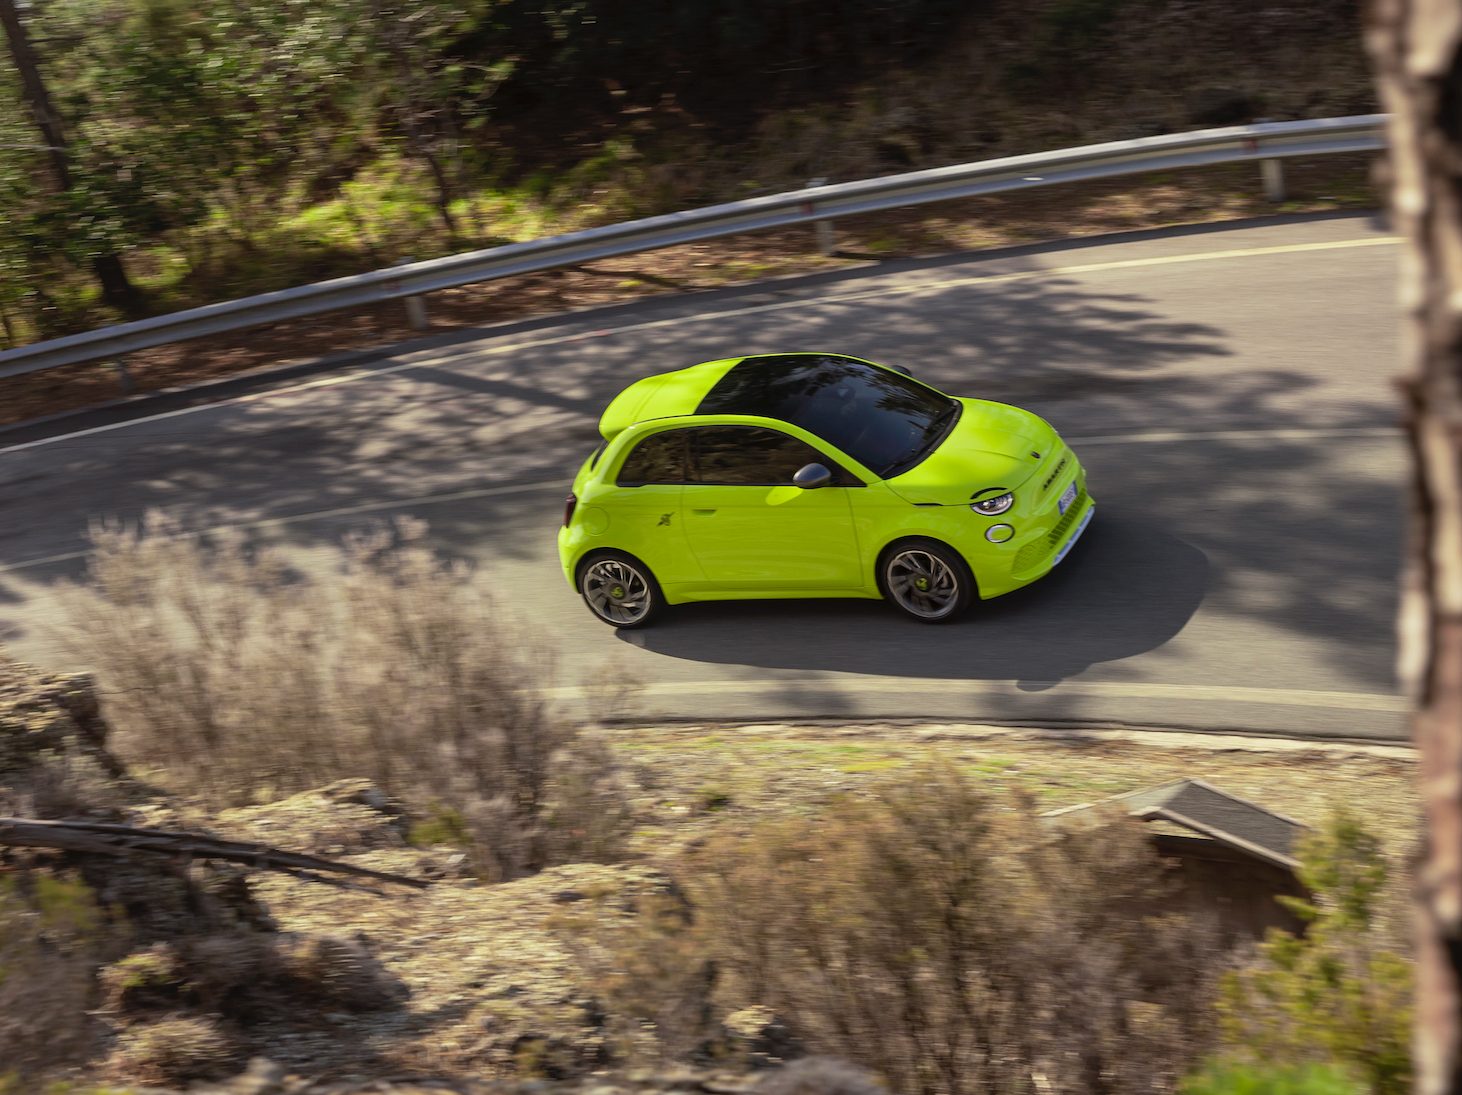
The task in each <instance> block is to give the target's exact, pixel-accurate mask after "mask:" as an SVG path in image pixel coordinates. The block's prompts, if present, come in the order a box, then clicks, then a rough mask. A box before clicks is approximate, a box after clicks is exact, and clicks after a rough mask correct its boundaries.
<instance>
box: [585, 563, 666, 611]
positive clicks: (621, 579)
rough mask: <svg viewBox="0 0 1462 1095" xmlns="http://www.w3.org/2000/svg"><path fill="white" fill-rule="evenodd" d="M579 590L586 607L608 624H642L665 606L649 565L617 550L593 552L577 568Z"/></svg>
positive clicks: (658, 585) (658, 584)
mask: <svg viewBox="0 0 1462 1095" xmlns="http://www.w3.org/2000/svg"><path fill="white" fill-rule="evenodd" d="M579 592H580V593H581V594H582V595H583V597H584V603H585V604H586V605H588V606H589V611H590V612H592V613H594V615H595V616H598V617H599V619H601V620H603V621H604V622H605V623H607V624H609V625H610V626H611V627H620V628H626V629H628V628H635V627H644V626H645V625H646V624H648V623H650V622H651V621H652V620H653V619H654V618H655V617H656V616H657V615H659V613H660V610H661V609H662V608H664V606H665V598H664V596H663V595H662V594H661V592H660V583H658V582H657V581H655V576H654V575H653V574H651V573H650V568H649V567H647V566H645V564H644V563H642V562H640V561H639V560H638V559H636V558H634V556H632V555H626V554H624V553H623V552H618V551H615V552H603V553H601V554H599V555H595V556H593V557H592V558H590V559H589V560H588V561H587V562H585V563H584V565H583V566H582V567H580V568H579Z"/></svg>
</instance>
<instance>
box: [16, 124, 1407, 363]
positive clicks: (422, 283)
mask: <svg viewBox="0 0 1462 1095" xmlns="http://www.w3.org/2000/svg"><path fill="white" fill-rule="evenodd" d="M1385 123H1386V115H1384V114H1367V115H1361V116H1358V117H1351V118H1322V119H1317V120H1314V121H1300V122H1266V123H1260V124H1256V125H1248V126H1231V127H1227V128H1223V129H1205V130H1198V131H1196V132H1192V133H1174V134H1166V135H1163V136H1158V137H1142V138H1138V139H1136V140H1130V141H1113V142H1110V143H1107V144H1097V145H1086V146H1084V147H1081V148H1067V149H1059V150H1056V151H1052V152H1037V153H1034V154H1031V155H1025V156H1008V157H1005V158H1003V159H998V160H985V161H982V162H980V163H973V164H960V165H957V166H954V167H939V168H933V169H931V170H927V171H913V172H909V173H907V174H903V175H888V176H885V177H883V178H877V179H863V180H860V181H858V182H848V183H837V184H834V185H831V186H828V185H815V186H809V187H808V188H807V189H804V190H798V191H793V192H791V193H786V194H773V195H769V196H767V197H761V198H750V199H747V200H745V201H737V202H729V203H727V204H725V205H713V206H709V207H706V208H704V209H694V210H690V211H688V212H684V213H671V214H667V215H665V216H658V217H647V218H645V219H643V220H637V221H627V222H625V223H623V224H612V225H608V226H606V227H603V228H592V229H588V230H586V231H582V232H572V233H569V234H568V235H563V236H553V237H549V238H547V239H541V240H532V241H530V242H527V243H513V244H508V245H506V246H504V247H494V248H490V249H488V250H484V251H470V252H465V253H463V254H459V255H449V256H447V257H446V258H439V259H429V260H426V261H424V262H413V263H408V264H404V265H398V266H393V267H390V268H388V269H385V270H377V271H374V272H372V273H369V274H356V275H354V276H352V277H345V278H336V279H334V280H332V281H322V282H318V283H316V284H314V285H305V286H301V287H299V288H295V289H283V290H280V291H278V292H273V293H263V294H261V295H259V296H253V297H245V298H243V299H241V300H230V301H224V302H222V303H219V304H209V305H205V306H204V307H202V308H190V309H188V310H186V311H182V312H174V313H171V314H169V315H163V316H156V317H153V318H151V319H144V320H139V321H137V322H134V323H123V324H118V325H116V326H112V327H102V328H98V329H97V330H94V331H86V332H84V333H82V334H77V335H69V336H67V337H65V338H58V339H52V340H50V341H48V342H39V343H35V344H33V345H30V346H22V347H19V348H17V349H14V350H7V351H5V352H3V353H0V380H3V379H5V378H8V377H13V376H21V375H23V374H26V373H33V372H38V371H40V370H43V369H50V368H55V367H57V366H60V365H72V364H77V363H80V362H85V361H98V360H112V361H113V362H115V363H117V364H118V366H119V371H121V372H122V377H123V381H124V384H125V382H126V373H125V368H124V367H123V366H122V365H121V362H122V359H123V356H124V355H125V354H128V353H130V352H132V351H134V350H143V349H147V348H149V347H153V346H163V345H167V344H169V343H173V342H181V341H183V340H185V339H190V338H198V337H200V336H203V335H212V334H218V333H220V332H224V331H235V330H240V329H242V328H246V327H256V326H260V325H263V324H268V323H278V322H280V321H282V320H287V319H295V318H297V317H300V316H309V315H317V314H319V313H322V312H332V311H337V310H339V309H343V308H355V307H359V306H361V305H365V304H377V303H381V302H383V301H389V300H395V299H399V298H402V297H406V298H410V297H415V296H419V295H420V294H422V293H428V292H431V291H432V290H435V289H449V288H455V287H456V286H459V285H469V284H471V283H473V282H479V281H488V280H491V279H493V278H502V277H508V276H510V275H513V274H524V273H531V272H535V271H539V270H549V269H553V268H555V267H562V266H574V265H577V264H579V263H584V262H591V261H593V260H595V259H603V258H611V257H613V256H616V255H626V254H633V253H636V252H640V251H651V250H655V249H656V248H660V247H671V246H674V245H675V244H680V243H691V242H698V241H701V240H709V239H715V238H716V237H718V236H729V235H734V234H736V233H740V232H754V231H758V230H761V229H766V228H778V227H783V226H786V225H791V224H817V225H825V224H826V223H827V222H830V221H832V220H834V219H835V218H838V217H847V216H851V215H853V214H856V213H872V212H877V211H880V210H884V209H895V208H898V207H901V206H908V205H919V204H922V203H925V202H936V201H948V200H950V199H953V198H968V197H972V196H975V195H978V194H995V193H1001V192H1004V191H1010V190H1022V189H1025V188H1027V187H1034V186H1052V185H1055V184H1057V183H1068V182H1082V181H1087V180H1091V179H1102V178H1108V177H1111V176H1115V175H1131V174H1138V173H1141V172H1150V171H1167V170H1172V169H1175V168H1185V167H1203V166H1208V165H1212V164H1222V163H1234V162H1242V161H1257V162H1259V163H1260V164H1261V165H1262V168H1263V180H1264V186H1265V190H1266V193H1267V194H1268V195H1269V197H1270V198H1271V199H1274V200H1278V199H1280V198H1281V197H1282V195H1283V176H1282V174H1281V173H1280V168H1279V161H1280V160H1281V159H1283V158H1285V157H1291V156H1317V155H1327V154H1332V153H1340V152H1366V151H1374V150H1377V149H1381V148H1384V147H1385ZM819 238H820V239H821V240H822V241H823V245H824V246H825V247H826V246H828V241H830V238H831V234H830V232H829V231H827V230H826V229H825V228H820V229H819Z"/></svg>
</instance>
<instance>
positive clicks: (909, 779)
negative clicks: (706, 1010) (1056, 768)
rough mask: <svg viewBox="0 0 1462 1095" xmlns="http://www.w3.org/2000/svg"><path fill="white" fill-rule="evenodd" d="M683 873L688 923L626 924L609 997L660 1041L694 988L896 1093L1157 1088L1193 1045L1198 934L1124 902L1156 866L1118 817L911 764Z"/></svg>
mask: <svg viewBox="0 0 1462 1095" xmlns="http://www.w3.org/2000/svg"><path fill="white" fill-rule="evenodd" d="M689 866H690V867H691V868H692V872H693V873H691V874H689V875H688V877H690V878H692V879H693V882H691V883H690V885H691V892H692V897H693V902H694V909H695V910H696V911H695V916H694V918H693V919H692V920H686V919H685V918H683V917H674V916H664V915H661V916H659V919H658V925H657V924H654V923H647V924H646V925H645V926H644V928H643V929H642V930H643V931H644V932H645V938H643V939H640V940H633V941H632V942H633V946H632V947H631V948H630V949H629V951H628V953H627V954H625V955H622V960H621V963H620V968H621V970H622V974H621V976H622V982H621V983H619V984H617V985H613V986H611V991H610V992H609V995H610V997H611V999H612V1000H613V1002H614V1004H615V1005H616V1010H621V1011H627V1012H629V1013H630V1014H635V1015H639V1016H641V1017H642V1018H643V1019H645V1020H648V1021H649V1022H651V1023H652V1024H656V1025H659V1024H661V1023H662V1022H665V1021H666V1020H665V1019H663V1018H662V1016H669V1017H670V1018H671V1020H673V1022H674V1023H676V1024H679V1026H678V1027H674V1028H672V1031H671V1032H670V1033H675V1034H678V1036H679V1037H682V1038H684V1037H685V1036H686V1035H687V1034H688V1033H689V1032H688V1031H685V1030H684V1029H682V1028H683V1027H684V1026H685V1020H686V1017H687V1015H690V1014H694V1013H695V1011H696V1010H697V1008H698V1007H699V1004H698V1000H700V999H702V998H704V999H709V1000H712V1001H713V1002H714V1003H715V1004H716V1005H717V1006H718V1007H719V1008H720V1009H721V1011H722V1012H723V1013H724V1012H730V1011H735V1010H738V1009H741V1008H745V1007H748V1006H752V1005H760V1006H762V1007H764V1008H766V1009H768V1010H769V1011H770V1012H771V1013H773V1014H774V1015H776V1016H778V1017H780V1019H781V1020H782V1021H784V1022H785V1023H786V1024H787V1026H788V1027H789V1028H790V1034H791V1036H792V1038H793V1039H795V1041H796V1042H798V1043H800V1044H802V1045H805V1046H806V1047H807V1048H808V1049H809V1050H810V1051H812V1052H814V1053H823V1054H830V1055H834V1056H837V1057H841V1058H845V1059H847V1060H849V1061H852V1062H855V1063H857V1064H859V1065H862V1066H864V1067H867V1068H869V1069H872V1070H873V1071H874V1072H876V1073H877V1074H878V1075H880V1076H882V1077H884V1078H885V1079H886V1080H887V1081H888V1083H889V1086H890V1088H891V1089H892V1090H895V1091H899V1092H905V1093H909V1095H918V1093H927V1095H935V1093H939V1095H959V1093H964V1092H970V1093H973V1092H985V1091H1025V1090H1027V1089H1029V1087H1030V1084H1031V1082H1032V1079H1031V1078H1032V1076H1036V1077H1039V1079H1038V1081H1037V1086H1038V1087H1044V1086H1045V1085H1050V1089H1052V1090H1057V1091H1090V1092H1106V1091H1124V1092H1134V1093H1135V1092H1147V1091H1151V1092H1158V1091H1170V1090H1171V1089H1172V1087H1173V1085H1174V1084H1175V1083H1176V1081H1177V1080H1178V1078H1180V1077H1181V1076H1183V1075H1184V1074H1186V1073H1187V1072H1188V1071H1189V1070H1190V1069H1191V1068H1192V1067H1193V1065H1194V1063H1195V1062H1196V1061H1197V1060H1198V1059H1199V1057H1200V1055H1201V1053H1202V1052H1203V1051H1204V1050H1205V1049H1206V1048H1207V1036H1206V1028H1207V1025H1208V1022H1207V1021H1208V1006H1209V1002H1210V983H1209V978H1208V977H1207V975H1206V974H1205V973H1204V969H1205V968H1206V965H1207V959H1208V952H1207V950H1206V947H1207V936H1206V933H1205V932H1203V931H1201V930H1199V929H1197V928H1195V927H1194V926H1193V925H1190V924H1189V923H1187V922H1186V921H1185V920H1182V919H1180V918H1173V917H1165V916H1155V915H1153V914H1152V913H1151V911H1150V910H1148V909H1145V908H1144V903H1147V902H1153V901H1156V900H1157V899H1160V898H1161V897H1162V896H1163V888H1162V887H1163V884H1162V874H1161V868H1160V865H1159V864H1158V862H1157V860H1156V858H1155V856H1154V855H1153V853H1152V852H1151V850H1150V847H1149V845H1148V843H1147V840H1146V837H1145V835H1144V834H1143V833H1142V832H1141V831H1140V829H1139V827H1138V826H1137V825H1136V823H1133V822H1130V821H1128V820H1127V819H1125V818H1124V819H1120V820H1118V819H1112V820H1111V821H1110V822H1109V823H1105V824H1102V825H1100V826H1097V827H1095V828H1093V829H1091V830H1090V831H1084V832H1054V831H1051V830H1049V829H1047V828H1045V827H1044V826H1043V824H1042V823H1041V822H1040V821H1039V820H1038V819H1037V818H1035V817H1034V816H1033V814H1032V813H1031V811H1030V810H1029V808H1028V807H1022V809H1021V810H1020V811H1018V812H1017V815H1016V816H1015V817H1012V816H1011V815H1010V813H1009V812H1008V811H1007V812H1005V813H1004V814H1002V813H1001V811H1000V810H998V808H997V807H996V805H995V803H994V802H992V800H991V799H990V798H989V797H988V796H987V795H985V794H984V793H983V792H982V791H981V790H980V789H979V787H978V786H977V785H976V784H975V783H974V782H973V781H972V780H971V778H970V777H968V776H966V775H964V774H962V773H961V772H960V771H958V770H957V769H955V768H953V767H951V766H948V765H945V764H932V765H923V766H918V767H915V768H913V769H911V770H910V771H908V772H904V773H900V774H898V775H897V776H893V777H890V778H888V779H886V780H883V781H880V782H879V783H877V784H875V785H873V787H872V789H871V790H870V791H869V793H868V795H867V797H861V798H846V799H843V800H840V801H836V802H834V803H833V804H831V805H830V806H828V807H827V808H825V809H823V810H822V811H820V812H819V813H817V814H816V815H814V816H812V817H810V818H796V819H791V820H777V821H772V822H766V823H762V824H760V825H757V826H756V827H754V828H752V829H751V830H749V831H748V832H746V833H744V834H730V833H727V834H722V835H720V836H716V837H713V838H711V839H710V840H709V841H708V842H707V843H706V844H705V846H704V847H703V848H702V849H701V850H700V852H698V853H697V854H696V855H695V857H694V859H693V861H692V862H691V863H690V864H689ZM656 938H658V939H659V945H658V946H657V945H655V939H656ZM708 956H709V957H710V958H711V959H713V961H712V962H711V963H710V964H709V971H708V972H709V976H707V969H706V967H707V963H706V959H707V957H708ZM697 992H699V993H700V994H701V995H700V996H697ZM666 1037H668V1034H666V1033H662V1041H664V1040H665V1039H666Z"/></svg>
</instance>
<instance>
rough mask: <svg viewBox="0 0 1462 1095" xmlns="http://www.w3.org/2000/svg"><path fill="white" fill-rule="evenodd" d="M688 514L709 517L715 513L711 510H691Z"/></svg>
mask: <svg viewBox="0 0 1462 1095" xmlns="http://www.w3.org/2000/svg"><path fill="white" fill-rule="evenodd" d="M690 512H691V513H694V514H695V515H696V516H697V517H709V516H710V515H711V514H713V513H715V512H716V511H715V510H713V509H693V510H691V511H690Z"/></svg>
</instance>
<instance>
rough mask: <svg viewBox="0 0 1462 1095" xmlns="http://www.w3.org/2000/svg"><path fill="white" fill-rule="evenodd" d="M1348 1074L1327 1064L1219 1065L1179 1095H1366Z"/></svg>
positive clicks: (1187, 1086)
mask: <svg viewBox="0 0 1462 1095" xmlns="http://www.w3.org/2000/svg"><path fill="white" fill-rule="evenodd" d="M1364 1091H1365V1089H1364V1088H1363V1087H1361V1086H1360V1085H1359V1084H1357V1083H1356V1082H1355V1081H1354V1080H1353V1079H1351V1078H1350V1076H1348V1075H1347V1074H1346V1073H1344V1072H1342V1071H1341V1070H1339V1069H1336V1068H1334V1067H1331V1066H1328V1065H1316V1064H1309V1065H1291V1066H1280V1067H1275V1066H1268V1067H1265V1066H1258V1065H1245V1064H1232V1063H1230V1064H1218V1065H1214V1066H1212V1067H1210V1068H1209V1069H1207V1070H1206V1071H1204V1072H1202V1073H1200V1074H1199V1075H1197V1076H1194V1077H1192V1078H1191V1079H1189V1080H1187V1081H1185V1082H1184V1084H1183V1086H1182V1087H1181V1088H1179V1093H1180V1095H1364Z"/></svg>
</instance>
